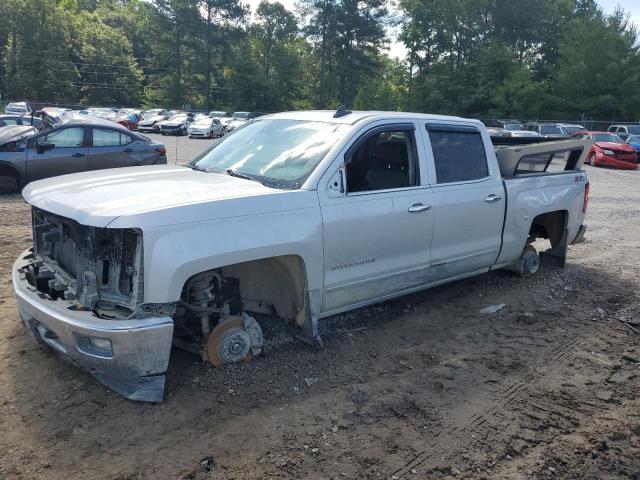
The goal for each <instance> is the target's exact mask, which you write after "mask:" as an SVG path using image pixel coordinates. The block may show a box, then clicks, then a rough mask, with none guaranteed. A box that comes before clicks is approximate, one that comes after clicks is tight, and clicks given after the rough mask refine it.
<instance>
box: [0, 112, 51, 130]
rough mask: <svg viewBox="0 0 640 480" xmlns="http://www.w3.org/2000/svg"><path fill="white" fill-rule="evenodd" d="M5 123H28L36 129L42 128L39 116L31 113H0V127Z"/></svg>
mask: <svg viewBox="0 0 640 480" xmlns="http://www.w3.org/2000/svg"><path fill="white" fill-rule="evenodd" d="M7 125H30V126H32V127H35V128H37V129H38V130H39V129H40V128H42V120H41V119H40V118H39V117H36V116H33V115H31V114H28V115H18V114H9V115H7V114H5V115H0V128H2V127H6V126H7Z"/></svg>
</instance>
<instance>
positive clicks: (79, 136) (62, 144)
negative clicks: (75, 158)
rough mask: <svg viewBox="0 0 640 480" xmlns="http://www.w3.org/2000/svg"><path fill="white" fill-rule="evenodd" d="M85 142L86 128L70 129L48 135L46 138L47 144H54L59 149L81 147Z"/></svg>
mask: <svg viewBox="0 0 640 480" xmlns="http://www.w3.org/2000/svg"><path fill="white" fill-rule="evenodd" d="M83 140H84V128H82V127H69V128H62V129H60V130H56V131H54V132H51V133H47V134H46V135H45V137H44V142H45V143H52V144H54V145H55V146H56V147H57V148H74V147H81V146H82V142H83Z"/></svg>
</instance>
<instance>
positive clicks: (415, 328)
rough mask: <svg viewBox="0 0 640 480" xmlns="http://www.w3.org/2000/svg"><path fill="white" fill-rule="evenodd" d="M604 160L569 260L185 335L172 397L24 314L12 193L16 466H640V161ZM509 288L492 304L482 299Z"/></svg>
mask: <svg viewBox="0 0 640 480" xmlns="http://www.w3.org/2000/svg"><path fill="white" fill-rule="evenodd" d="M586 168H587V169H588V173H589V177H590V179H591V185H592V190H591V191H592V194H591V204H590V207H589V214H588V223H589V227H590V230H589V233H588V238H589V240H588V242H586V243H584V244H582V245H578V246H575V247H572V248H571V251H570V254H569V260H568V264H567V266H566V268H564V269H561V268H559V267H558V266H557V265H555V264H554V263H552V262H549V261H544V262H543V264H542V267H541V270H540V271H539V272H538V274H537V275H535V276H533V277H530V278H526V279H520V278H517V277H514V276H513V275H512V274H510V273H508V272H501V271H498V272H493V273H490V274H486V275H484V276H481V277H477V278H474V279H469V280H465V281H460V282H456V283H454V284H451V285H447V286H442V287H439V288H436V289H433V290H429V291H425V292H422V293H419V294H414V295H411V296H407V297H403V298H401V299H398V300H396V301H392V302H387V303H385V304H382V305H379V306H376V307H371V308H366V309H360V310H357V311H354V312H351V313H349V314H344V315H340V316H337V317H333V318H331V319H328V320H327V321H325V322H324V323H323V324H322V333H323V336H324V340H325V344H326V347H325V349H324V350H323V351H316V350H312V349H311V348H309V347H307V346H304V345H301V344H299V343H297V342H295V341H293V340H291V339H289V338H287V337H286V336H282V335H279V336H275V337H274V338H272V339H271V341H270V343H269V345H268V347H267V349H266V352H265V353H264V354H263V355H261V356H260V357H258V358H256V359H254V360H253V361H252V362H250V363H248V364H241V365H233V366H230V367H227V368H225V369H223V370H215V369H213V368H211V367H210V366H208V365H206V364H203V363H201V362H200V361H199V360H198V358H196V357H195V356H192V355H189V354H186V353H184V352H180V351H174V352H173V355H172V359H171V366H170V369H169V373H168V388H167V392H168V394H167V397H166V400H165V402H164V403H162V404H155V405H154V404H140V403H133V402H130V401H127V400H125V399H123V398H121V397H119V396H118V395H115V394H113V393H111V392H109V391H108V390H107V389H106V388H104V387H103V386H101V385H100V384H98V383H97V382H96V381H95V380H93V378H92V377H91V376H90V375H89V374H87V373H84V372H83V371H82V370H79V369H78V368H75V367H73V366H71V365H68V364H67V363H65V362H64V361H63V360H62V359H60V358H59V357H58V356H57V355H56V354H54V353H52V352H50V351H47V350H43V349H41V348H39V347H37V346H35V345H34V344H33V343H32V342H31V340H30V339H29V337H27V335H26V334H25V333H23V330H22V327H21V324H20V321H19V319H18V315H17V313H16V311H15V305H14V300H13V297H12V291H11V285H10V280H9V271H10V267H11V264H12V262H13V260H14V258H15V257H16V256H17V255H18V253H19V252H20V251H21V250H22V249H24V248H26V247H28V245H29V243H30V229H29V218H30V217H29V209H28V207H27V205H25V204H24V203H23V202H22V200H21V198H20V197H19V196H4V197H0V275H1V277H0V478H1V479H47V480H56V479H64V480H67V479H71V478H105V479H111V480H134V479H165V478H166V479H271V478H278V479H280V478H292V479H303V478H304V479H306V478H309V479H342V478H344V479H360V478H371V479H378V478H381V479H431V478H437V479H440V478H474V479H475V478H486V479H489V478H490V479H507V478H508V479H519V478H533V479H551V478H564V479H620V478H633V479H640V399H639V398H638V387H639V386H640V376H639V374H640V363H639V362H640V344H639V342H640V334H638V333H636V332H634V331H633V330H632V329H631V328H629V327H628V326H626V325H625V324H624V323H622V322H621V321H620V319H631V318H635V319H640V300H639V293H638V290H639V286H640V282H639V281H638V275H640V262H639V260H638V258H640V172H620V171H613V170H605V169H594V168H592V167H586ZM499 303H505V304H506V306H505V307H504V308H503V309H502V310H500V311H499V312H497V313H495V314H493V315H481V314H479V313H478V312H479V310H480V309H482V308H484V307H487V306H488V305H492V304H499Z"/></svg>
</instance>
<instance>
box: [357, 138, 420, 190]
mask: <svg viewBox="0 0 640 480" xmlns="http://www.w3.org/2000/svg"><path fill="white" fill-rule="evenodd" d="M414 145H415V140H414V135H413V131H411V130H397V131H388V132H381V133H377V134H373V135H371V136H370V137H369V138H367V139H366V140H365V141H364V142H363V143H362V145H360V146H359V147H358V148H357V149H356V150H355V151H353V152H351V153H349V155H348V157H347V158H346V159H345V160H346V174H347V190H348V191H349V192H366V191H374V190H388V189H391V188H404V187H413V186H416V185H418V183H419V182H418V159H417V158H416V154H415V148H414Z"/></svg>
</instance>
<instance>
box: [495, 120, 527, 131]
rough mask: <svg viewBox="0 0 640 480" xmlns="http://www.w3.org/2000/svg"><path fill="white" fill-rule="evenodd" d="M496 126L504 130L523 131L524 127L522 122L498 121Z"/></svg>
mask: <svg viewBox="0 0 640 480" xmlns="http://www.w3.org/2000/svg"><path fill="white" fill-rule="evenodd" d="M495 126H496V127H498V128H502V129H503V130H522V129H523V125H522V122H521V121H520V120H496V121H495Z"/></svg>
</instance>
